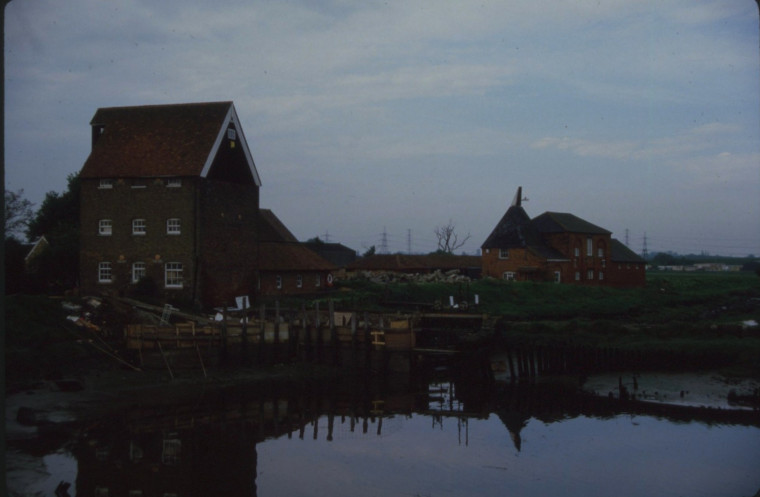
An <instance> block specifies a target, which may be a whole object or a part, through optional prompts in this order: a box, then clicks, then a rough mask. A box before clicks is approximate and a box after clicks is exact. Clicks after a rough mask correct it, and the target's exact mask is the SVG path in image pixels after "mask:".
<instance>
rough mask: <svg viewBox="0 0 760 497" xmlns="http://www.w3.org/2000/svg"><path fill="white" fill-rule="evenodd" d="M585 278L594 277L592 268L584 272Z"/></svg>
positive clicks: (591, 278)
mask: <svg viewBox="0 0 760 497" xmlns="http://www.w3.org/2000/svg"><path fill="white" fill-rule="evenodd" d="M586 279H588V280H593V279H594V270H593V269H589V270H588V273H586Z"/></svg>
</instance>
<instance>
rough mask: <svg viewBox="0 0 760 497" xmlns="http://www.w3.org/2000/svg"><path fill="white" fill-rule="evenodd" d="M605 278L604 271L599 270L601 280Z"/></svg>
mask: <svg viewBox="0 0 760 497" xmlns="http://www.w3.org/2000/svg"><path fill="white" fill-rule="evenodd" d="M603 280H604V271H599V281H603Z"/></svg>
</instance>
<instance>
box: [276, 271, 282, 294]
mask: <svg viewBox="0 0 760 497" xmlns="http://www.w3.org/2000/svg"><path fill="white" fill-rule="evenodd" d="M274 281H275V287H277V289H278V290H282V276H281V275H279V274H278V275H277V276H275V278H274Z"/></svg>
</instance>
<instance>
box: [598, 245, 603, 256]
mask: <svg viewBox="0 0 760 497" xmlns="http://www.w3.org/2000/svg"><path fill="white" fill-rule="evenodd" d="M596 256H597V257H604V247H597V248H596Z"/></svg>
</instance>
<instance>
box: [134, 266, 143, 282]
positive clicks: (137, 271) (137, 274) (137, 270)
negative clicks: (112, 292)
mask: <svg viewBox="0 0 760 497" xmlns="http://www.w3.org/2000/svg"><path fill="white" fill-rule="evenodd" d="M143 278H145V263H144V262H134V263H132V283H137V282H138V281H140V280H141V279H143Z"/></svg>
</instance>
